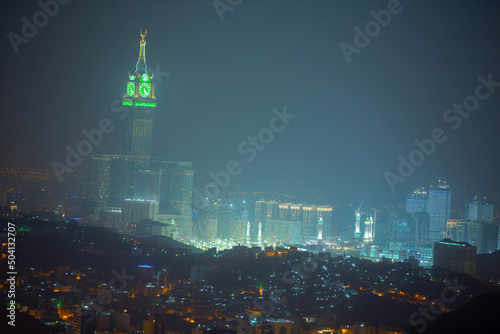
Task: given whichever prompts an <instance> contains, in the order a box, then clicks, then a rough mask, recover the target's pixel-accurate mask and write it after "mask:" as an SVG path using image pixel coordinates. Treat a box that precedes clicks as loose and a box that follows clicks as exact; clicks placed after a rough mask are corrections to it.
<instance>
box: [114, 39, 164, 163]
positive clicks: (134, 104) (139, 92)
mask: <svg viewBox="0 0 500 334" xmlns="http://www.w3.org/2000/svg"><path fill="white" fill-rule="evenodd" d="M141 37H142V39H141V41H140V49H139V59H138V60H137V64H136V68H135V72H134V73H132V74H129V77H128V81H127V87H126V93H125V95H124V96H123V101H122V104H123V105H124V106H127V107H128V109H129V115H128V117H127V119H126V121H127V125H126V130H125V140H124V150H125V152H126V153H127V154H130V155H132V157H133V164H134V167H137V168H148V167H149V165H150V162H151V143H152V137H153V112H154V109H155V107H156V97H155V85H153V84H152V83H151V81H152V79H153V75H150V74H148V72H147V65H146V41H145V39H144V38H145V37H146V34H142V33H141Z"/></svg>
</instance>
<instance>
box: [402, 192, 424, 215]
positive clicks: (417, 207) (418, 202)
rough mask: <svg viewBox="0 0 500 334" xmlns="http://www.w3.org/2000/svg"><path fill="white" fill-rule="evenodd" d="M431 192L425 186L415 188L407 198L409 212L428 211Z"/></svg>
mask: <svg viewBox="0 0 500 334" xmlns="http://www.w3.org/2000/svg"><path fill="white" fill-rule="evenodd" d="M428 201H429V194H428V193H427V190H425V189H424V188H417V189H415V190H414V191H413V192H412V193H411V194H410V196H408V198H407V199H406V211H408V213H417V212H427V204H428Z"/></svg>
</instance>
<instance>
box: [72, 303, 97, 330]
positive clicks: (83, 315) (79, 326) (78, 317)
mask: <svg viewBox="0 0 500 334" xmlns="http://www.w3.org/2000/svg"><path fill="white" fill-rule="evenodd" d="M95 318H96V311H95V310H92V309H89V308H87V307H86V306H84V307H82V306H79V307H78V308H77V309H76V310H75V312H74V314H73V322H72V325H73V326H72V327H73V333H75V334H93V333H94V331H95V324H96V321H95Z"/></svg>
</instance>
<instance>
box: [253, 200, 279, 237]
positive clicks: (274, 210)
mask: <svg viewBox="0 0 500 334" xmlns="http://www.w3.org/2000/svg"><path fill="white" fill-rule="evenodd" d="M279 205H281V204H279ZM279 205H278V203H277V202H267V201H264V200H260V201H256V202H255V224H256V225H257V226H258V225H259V223H262V229H263V230H264V231H265V230H266V221H267V220H268V219H278V216H279Z"/></svg>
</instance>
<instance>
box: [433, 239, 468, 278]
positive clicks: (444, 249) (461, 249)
mask: <svg viewBox="0 0 500 334" xmlns="http://www.w3.org/2000/svg"><path fill="white" fill-rule="evenodd" d="M476 254H477V247H476V246H472V245H470V244H469V243H467V242H457V241H452V240H451V239H443V240H442V241H439V242H436V243H434V266H437V267H441V268H444V269H448V270H451V271H455V272H459V273H466V274H469V275H471V276H475V275H476Z"/></svg>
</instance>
